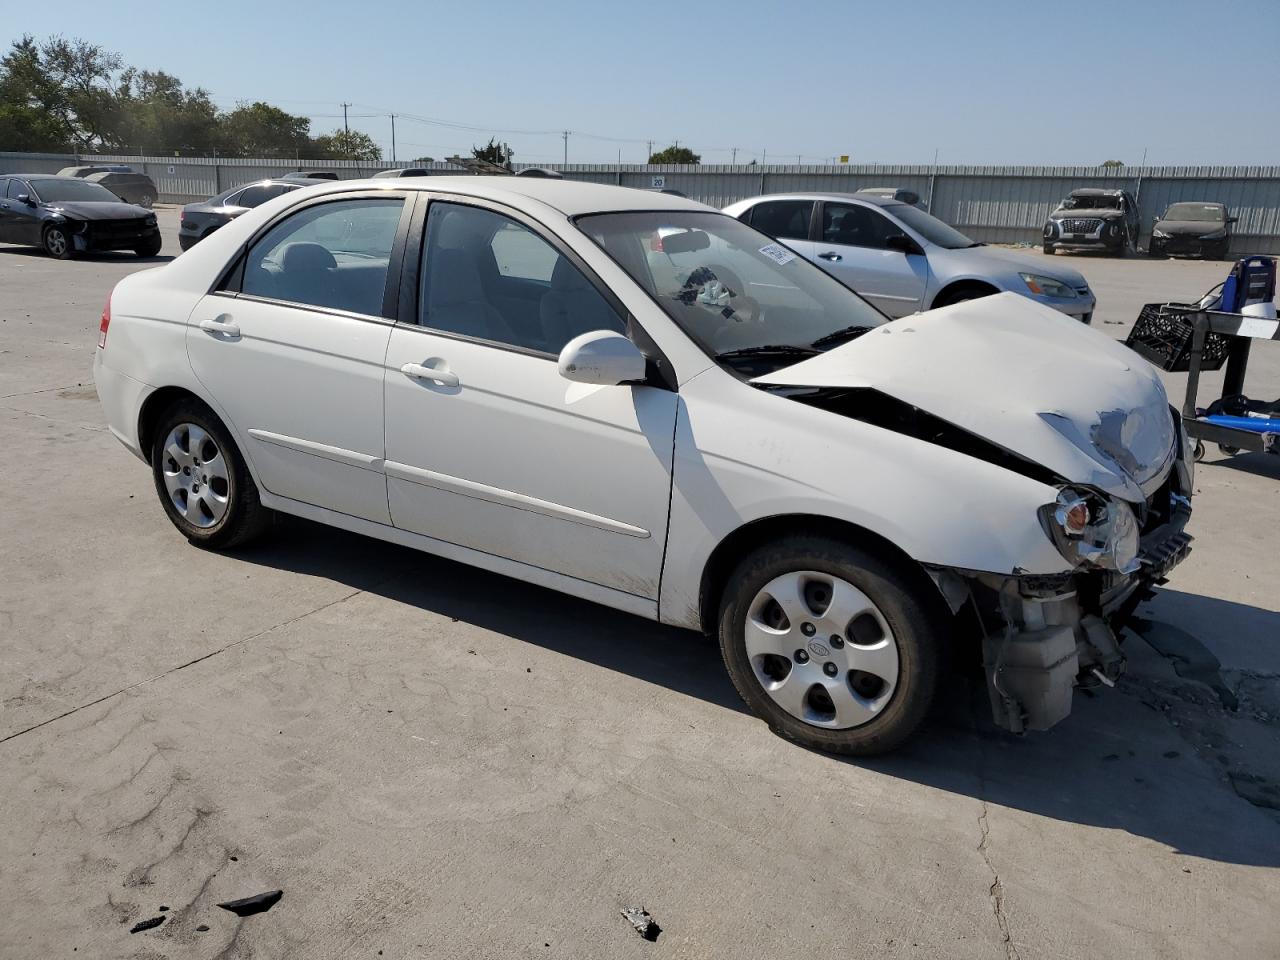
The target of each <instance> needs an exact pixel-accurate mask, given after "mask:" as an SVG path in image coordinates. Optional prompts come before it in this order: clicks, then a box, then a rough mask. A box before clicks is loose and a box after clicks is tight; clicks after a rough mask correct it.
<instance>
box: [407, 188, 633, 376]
mask: <svg viewBox="0 0 1280 960" xmlns="http://www.w3.org/2000/svg"><path fill="white" fill-rule="evenodd" d="M421 275H422V291H421V296H420V298H419V322H420V323H421V324H422V325H423V326H425V327H430V328H432V329H434V330H439V331H441V332H444V333H454V334H460V335H462V336H466V337H475V338H476V339H479V340H489V341H492V342H494V343H501V344H508V345H510V346H513V347H521V348H523V349H526V350H535V351H538V352H540V353H550V354H558V353H559V352H560V351H561V350H562V349H563V348H564V345H565V344H566V343H568V342H569V341H570V340H572V339H573V338H574V337H576V336H578V335H579V334H583V333H588V332H590V331H593V330H612V331H615V332H617V333H624V332H625V331H626V323H625V321H624V320H623V318H622V317H620V316H619V315H618V313H617V311H616V310H614V309H613V307H611V306H610V305H609V302H608V301H607V300H605V298H604V297H603V296H602V295H601V294H600V291H598V290H597V289H596V288H595V286H594V285H593V284H592V283H591V281H590V280H588V279H587V277H586V276H585V275H584V274H583V273H582V271H580V270H579V269H578V268H577V267H575V266H574V265H573V263H572V261H570V260H569V259H568V258H567V257H565V256H564V255H563V254H561V253H560V251H558V250H557V249H556V248H555V247H554V246H552V245H551V244H550V243H548V242H547V241H546V240H545V239H543V238H542V237H541V236H539V235H538V234H537V233H535V232H534V231H532V230H530V229H529V228H528V227H526V226H525V225H524V224H522V223H519V222H517V221H515V220H513V219H511V218H510V217H505V216H503V215H502V214H499V213H494V212H492V211H490V210H483V209H480V208H478V207H468V206H463V205H461V204H456V203H442V202H439V201H437V202H433V203H432V204H431V211H430V214H429V215H428V217H427V240H426V244H425V248H424V252H423V269H422V271H421Z"/></svg>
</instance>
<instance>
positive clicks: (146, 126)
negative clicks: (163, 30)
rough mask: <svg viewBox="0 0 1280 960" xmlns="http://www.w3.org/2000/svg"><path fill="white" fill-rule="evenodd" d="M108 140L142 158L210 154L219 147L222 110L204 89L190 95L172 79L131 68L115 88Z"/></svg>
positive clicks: (175, 78) (160, 74)
mask: <svg viewBox="0 0 1280 960" xmlns="http://www.w3.org/2000/svg"><path fill="white" fill-rule="evenodd" d="M108 140H109V141H112V142H111V143H110V145H111V146H113V147H116V148H118V149H121V150H127V149H136V150H138V151H139V152H140V153H161V152H163V153H169V152H175V153H176V152H181V153H210V152H212V151H213V150H214V149H216V148H217V147H218V146H219V124H218V108H217V107H215V106H214V105H213V101H211V100H210V99H209V93H208V91H206V90H204V89H202V88H200V87H196V88H195V89H194V90H187V89H184V88H183V86H182V81H181V80H179V79H178V78H177V77H175V76H172V75H171V74H167V73H164V72H163V71H157V72H152V71H150V70H142V71H138V70H135V69H134V68H132V67H130V68H129V69H127V70H125V71H124V73H123V74H121V76H120V80H119V82H118V84H117V87H116V122H115V124H114V129H113V130H112V132H111V134H110V135H109V137H108Z"/></svg>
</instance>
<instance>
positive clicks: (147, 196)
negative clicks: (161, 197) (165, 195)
mask: <svg viewBox="0 0 1280 960" xmlns="http://www.w3.org/2000/svg"><path fill="white" fill-rule="evenodd" d="M155 202H156V195H155V194H154V193H144V194H143V195H142V196H141V197H139V198H138V206H140V207H146V208H147V209H148V210H150V209H151V208H152V207H153V206H155Z"/></svg>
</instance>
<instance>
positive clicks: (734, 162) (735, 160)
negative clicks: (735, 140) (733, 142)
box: [730, 147, 738, 166]
mask: <svg viewBox="0 0 1280 960" xmlns="http://www.w3.org/2000/svg"><path fill="white" fill-rule="evenodd" d="M730 162H731V163H732V164H733V165H734V166H737V164H738V148H737V147H734V148H733V160H731V161H730Z"/></svg>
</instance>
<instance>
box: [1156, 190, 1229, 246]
mask: <svg viewBox="0 0 1280 960" xmlns="http://www.w3.org/2000/svg"><path fill="white" fill-rule="evenodd" d="M1236 219H1237V218H1236V217H1233V216H1231V215H1230V214H1229V213H1228V212H1227V208H1226V205H1225V204H1221V203H1216V202H1211V201H1205V200H1191V201H1182V202H1179V203H1171V204H1169V206H1168V208H1167V209H1166V210H1165V212H1164V216H1162V217H1156V219H1155V223H1154V224H1153V225H1152V227H1151V240H1150V242H1149V243H1148V244H1147V253H1148V254H1150V255H1151V256H1153V257H1166V256H1179V255H1188V256H1197V257H1200V258H1201V259H1203V260H1222V259H1224V258H1225V257H1226V255H1227V249H1228V248H1229V247H1230V246H1231V225H1232V224H1233V223H1235V222H1236Z"/></svg>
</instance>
